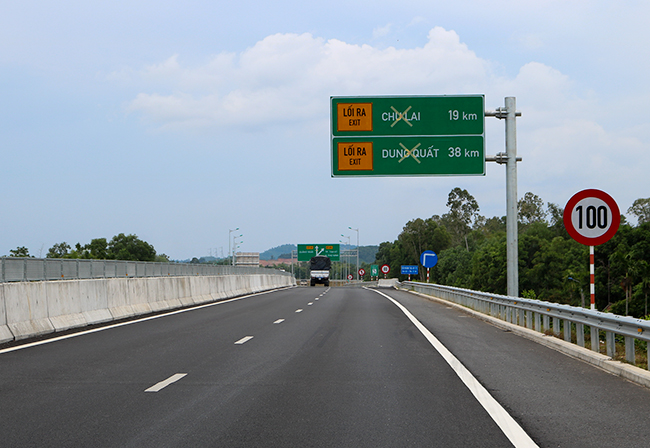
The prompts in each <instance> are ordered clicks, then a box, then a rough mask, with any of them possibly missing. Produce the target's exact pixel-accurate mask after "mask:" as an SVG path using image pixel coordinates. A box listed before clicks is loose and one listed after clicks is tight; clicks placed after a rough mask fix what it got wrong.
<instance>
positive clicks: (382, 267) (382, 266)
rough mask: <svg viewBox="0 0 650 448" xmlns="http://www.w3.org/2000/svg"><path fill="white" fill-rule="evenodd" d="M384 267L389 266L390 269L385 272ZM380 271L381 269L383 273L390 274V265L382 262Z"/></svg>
mask: <svg viewBox="0 0 650 448" xmlns="http://www.w3.org/2000/svg"><path fill="white" fill-rule="evenodd" d="M384 267H387V268H388V270H387V271H386V272H384ZM380 271H381V273H382V274H388V273H389V272H390V266H388V265H387V264H382V265H381V268H380Z"/></svg>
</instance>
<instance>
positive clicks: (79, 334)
mask: <svg viewBox="0 0 650 448" xmlns="http://www.w3.org/2000/svg"><path fill="white" fill-rule="evenodd" d="M291 288H293V287H292V286H289V287H287V288H278V289H272V290H270V291H262V292H257V293H255V294H247V295H245V296H241V297H234V298H232V299H226V300H220V301H217V302H212V303H206V304H204V305H198V306H193V307H190V308H183V309H182V310H176V311H170V312H169V313H164V314H157V315H155V316H148V317H143V318H140V319H135V320H130V321H127V322H120V323H119V324H112V325H107V326H105V327H99V328H93V329H92V330H84V331H80V332H78V333H71V334H66V335H63V336H56V337H53V338H50V339H44V340H42V341H36V342H30V343H29V344H24V345H16V346H15V347H9V348H5V349H2V350H0V355H2V354H3V353H9V352H14V351H16V350H22V349H24V348H30V347H36V346H38V345H43V344H50V343H52V342H57V341H62V340H64V339H70V338H76V337H77V336H84V335H87V334H91V333H97V332H99V331H104V330H110V329H112V328H118V327H123V326H125V325H131V324H137V323H140V322H145V321H147V320H153V319H159V318H161V317H167V316H172V315H174V314H180V313H186V312H188V311H194V310H199V309H201V308H207V307H210V306H216V305H222V304H224V303H230V302H235V301H237V300H242V299H248V298H249V297H255V296H261V295H263V294H270V293H272V292H276V291H282V290H284V289H291Z"/></svg>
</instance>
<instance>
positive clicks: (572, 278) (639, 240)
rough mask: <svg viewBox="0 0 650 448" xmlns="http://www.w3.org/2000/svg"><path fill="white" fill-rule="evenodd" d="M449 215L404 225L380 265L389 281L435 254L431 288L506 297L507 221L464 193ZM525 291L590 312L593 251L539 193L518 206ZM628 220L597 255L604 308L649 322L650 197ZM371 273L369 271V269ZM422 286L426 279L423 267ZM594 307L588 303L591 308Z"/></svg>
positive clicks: (455, 193)
mask: <svg viewBox="0 0 650 448" xmlns="http://www.w3.org/2000/svg"><path fill="white" fill-rule="evenodd" d="M447 207H448V211H447V213H445V214H442V215H433V216H431V217H430V218H426V219H421V218H417V219H413V220H411V221H409V222H407V223H406V224H405V225H404V228H403V230H402V232H401V233H400V234H399V235H398V237H397V239H396V240H395V241H392V242H390V241H387V242H383V243H381V244H380V246H379V251H378V252H377V256H376V263H375V264H379V265H382V264H388V265H390V266H391V272H390V274H388V276H389V277H398V278H400V280H406V279H407V276H402V275H400V274H399V271H400V269H399V267H400V265H419V257H420V254H421V253H422V252H423V251H425V250H433V251H434V252H436V253H437V254H438V264H437V265H436V266H435V267H434V268H432V269H431V271H430V281H431V283H438V284H442V285H449V286H457V287H461V288H468V289H475V290H480V291H485V292H492V293H495V294H506V290H507V286H506V220H505V217H493V218H486V217H484V216H481V214H480V207H479V204H478V203H477V201H476V200H475V199H474V197H473V196H472V195H471V194H470V193H469V192H467V190H462V189H460V188H454V189H453V190H452V191H451V192H450V193H449V196H448V201H447ZM518 211H519V290H520V295H521V296H523V297H528V298H533V299H540V300H547V301H551V302H557V303H566V304H570V305H574V306H581V305H583V304H585V305H586V306H587V307H588V306H589V248H588V247H587V246H583V245H582V244H579V243H577V242H576V241H574V240H573V239H572V238H571V237H570V236H569V235H568V233H567V232H566V230H565V228H564V224H563V219H562V218H563V213H564V210H563V209H562V208H561V207H560V206H558V205H557V204H553V203H547V204H546V205H544V201H543V200H542V199H541V198H540V197H539V196H537V195H535V194H533V193H530V192H528V193H526V194H525V195H524V197H523V198H522V199H521V200H520V201H519V202H518ZM627 213H628V214H630V215H632V216H634V217H635V218H636V221H637V224H636V225H632V224H630V223H628V221H627V219H626V218H625V216H624V215H623V216H621V226H620V228H619V230H618V232H617V233H616V235H615V236H614V237H613V238H612V239H611V240H610V241H608V242H607V243H605V244H602V245H600V246H597V247H596V250H595V282H596V308H597V309H599V310H607V311H611V312H614V313H616V314H621V315H631V316H635V317H644V316H648V294H649V293H650V198H648V199H637V200H636V201H634V204H633V205H632V206H631V207H630V208H629V209H628V210H627ZM366 271H367V272H368V271H369V269H366ZM413 280H419V281H426V269H425V268H423V267H421V266H420V271H419V279H413ZM585 302H586V303H585Z"/></svg>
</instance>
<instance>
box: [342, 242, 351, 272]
mask: <svg viewBox="0 0 650 448" xmlns="http://www.w3.org/2000/svg"><path fill="white" fill-rule="evenodd" d="M341 236H342V237H343V238H347V239H348V248H349V247H350V237H349V236H345V235H343V234H341ZM349 250H350V249H348V259H346V260H345V279H346V280H347V279H348V274H349V273H350V269H349V268H348V263H349V262H350V260H349V255H350V253H349Z"/></svg>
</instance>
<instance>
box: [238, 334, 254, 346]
mask: <svg viewBox="0 0 650 448" xmlns="http://www.w3.org/2000/svg"><path fill="white" fill-rule="evenodd" d="M251 339H253V336H244V337H243V338H241V339H240V340H239V341H237V342H235V344H237V345H242V344H245V343H247V342H248V341H250V340H251Z"/></svg>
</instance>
